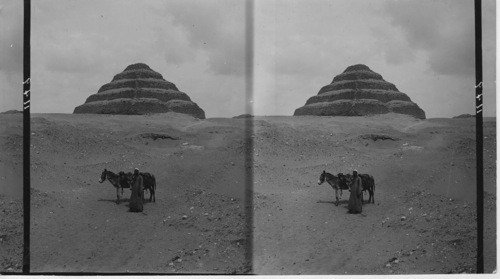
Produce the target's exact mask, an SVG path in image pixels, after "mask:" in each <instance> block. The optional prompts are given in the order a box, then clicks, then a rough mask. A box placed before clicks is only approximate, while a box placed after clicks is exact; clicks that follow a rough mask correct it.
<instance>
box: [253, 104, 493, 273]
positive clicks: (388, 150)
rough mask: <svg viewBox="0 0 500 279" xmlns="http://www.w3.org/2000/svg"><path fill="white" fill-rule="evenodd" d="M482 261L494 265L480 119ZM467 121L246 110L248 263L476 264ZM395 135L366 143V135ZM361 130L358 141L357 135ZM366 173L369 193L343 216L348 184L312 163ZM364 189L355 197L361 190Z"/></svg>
mask: <svg viewBox="0 0 500 279" xmlns="http://www.w3.org/2000/svg"><path fill="white" fill-rule="evenodd" d="M485 126H486V129H485V141H484V143H485V150H488V151H487V152H486V151H485V152H486V153H485V155H486V154H487V155H486V160H485V183H486V185H485V189H486V191H485V197H486V198H485V255H486V260H485V266H486V271H487V272H492V271H493V269H495V265H496V249H495V237H496V224H495V220H496V215H495V214H496V207H495V200H496V199H495V192H496V188H495V171H494V170H495V167H496V166H495V158H496V153H495V146H496V141H495V130H494V127H495V121H494V120H493V121H491V120H490V121H486V123H485ZM474 127H475V119H429V120H424V121H421V120H415V119H413V118H409V117H405V116H398V115H393V114H388V115H381V116H374V117H307V116H302V117H256V118H255V135H254V138H253V139H254V156H255V157H254V158H255V161H254V179H255V180H254V217H253V218H254V226H253V229H254V230H253V237H254V266H253V268H254V272H255V273H257V274H409V273H410V274H429V273H462V272H467V273H469V272H475V265H476V260H475V256H476V239H477V237H476V219H475V185H476V168H475V128H474ZM370 134H375V135H385V136H389V137H392V138H393V139H394V140H377V141H373V140H372V139H370V138H367V137H366V135H370ZM365 138H367V139H365ZM355 168H356V169H357V170H358V171H359V172H360V173H368V174H371V175H373V176H374V178H375V184H376V187H375V203H374V204H365V205H364V207H363V214H361V215H351V214H347V209H346V206H347V200H348V199H349V192H344V193H343V197H342V199H341V204H340V205H339V206H335V205H334V204H333V202H334V200H335V194H334V191H333V190H332V189H331V187H330V186H329V185H328V184H323V185H318V184H317V181H318V179H319V176H320V173H321V172H322V171H323V170H326V171H327V172H331V173H333V174H337V173H340V172H342V173H348V172H352V170H353V169H355ZM367 199H368V194H366V195H365V200H367Z"/></svg>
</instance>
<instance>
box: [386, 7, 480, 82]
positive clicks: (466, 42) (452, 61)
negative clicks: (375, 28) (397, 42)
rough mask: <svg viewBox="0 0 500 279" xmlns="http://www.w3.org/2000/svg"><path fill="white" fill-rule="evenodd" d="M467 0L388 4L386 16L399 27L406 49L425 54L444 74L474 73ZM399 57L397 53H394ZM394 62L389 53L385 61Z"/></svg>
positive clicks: (471, 22)
mask: <svg viewBox="0 0 500 279" xmlns="http://www.w3.org/2000/svg"><path fill="white" fill-rule="evenodd" d="M473 4H474V3H473V1H469V0H440V1H430V0H420V1H415V0H406V1H388V2H387V3H386V5H385V7H384V8H385V9H384V10H385V13H386V14H387V15H388V16H389V18H390V20H391V22H392V24H393V25H394V26H397V27H399V28H401V31H402V32H403V34H404V35H405V38H406V39H407V41H408V46H409V48H411V49H413V50H415V51H418V50H422V51H425V52H427V53H428V61H427V63H428V65H429V67H430V69H432V70H433V71H434V72H436V73H438V74H443V75H458V76H463V75H471V74H474V70H475V67H474V6H473ZM395 55H398V52H396V53H395ZM391 59H396V60H397V58H394V57H391V52H388V60H389V61H390V60H391Z"/></svg>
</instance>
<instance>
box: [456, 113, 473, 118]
mask: <svg viewBox="0 0 500 279" xmlns="http://www.w3.org/2000/svg"><path fill="white" fill-rule="evenodd" d="M472 117H476V116H475V115H472V114H468V113H464V114H460V115H458V116H454V117H453V118H472Z"/></svg>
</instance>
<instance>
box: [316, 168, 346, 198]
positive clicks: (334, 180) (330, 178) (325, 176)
mask: <svg viewBox="0 0 500 279" xmlns="http://www.w3.org/2000/svg"><path fill="white" fill-rule="evenodd" d="M325 180H326V182H328V184H330V186H332V188H333V189H334V190H335V206H338V205H339V194H338V191H339V190H340V196H341V197H342V190H348V189H349V187H348V185H347V184H343V183H340V179H339V177H338V176H335V175H333V174H330V173H328V172H326V171H323V172H322V173H321V175H320V176H319V180H318V185H321V184H323V182H325ZM349 185H350V184H349Z"/></svg>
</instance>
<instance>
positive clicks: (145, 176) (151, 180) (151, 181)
mask: <svg viewBox="0 0 500 279" xmlns="http://www.w3.org/2000/svg"><path fill="white" fill-rule="evenodd" d="M139 175H140V176H142V180H143V186H144V190H149V202H151V201H153V202H156V196H155V193H156V178H155V176H154V175H152V174H150V173H149V172H140V173H139ZM128 180H129V184H130V185H132V183H134V180H135V176H133V175H131V176H130V177H129V178H128Z"/></svg>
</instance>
